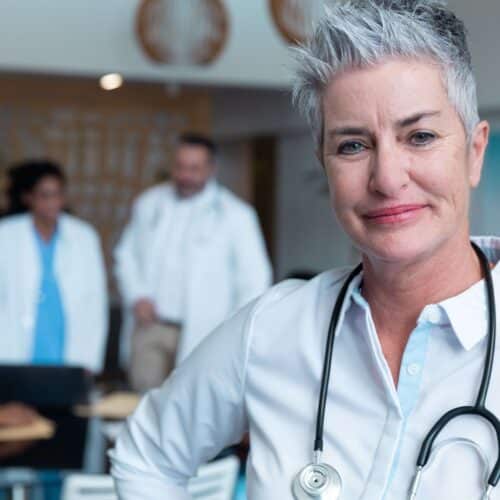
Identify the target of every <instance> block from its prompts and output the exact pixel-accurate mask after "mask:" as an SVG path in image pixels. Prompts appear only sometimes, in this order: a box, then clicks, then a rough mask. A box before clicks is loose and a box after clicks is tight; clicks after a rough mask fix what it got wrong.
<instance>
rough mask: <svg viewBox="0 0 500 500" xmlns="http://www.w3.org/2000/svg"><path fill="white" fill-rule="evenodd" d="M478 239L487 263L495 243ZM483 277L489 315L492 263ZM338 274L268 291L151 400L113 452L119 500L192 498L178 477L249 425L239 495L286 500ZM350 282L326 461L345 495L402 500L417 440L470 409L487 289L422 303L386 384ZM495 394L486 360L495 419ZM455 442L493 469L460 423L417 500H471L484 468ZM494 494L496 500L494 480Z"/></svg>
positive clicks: (498, 277)
mask: <svg viewBox="0 0 500 500" xmlns="http://www.w3.org/2000/svg"><path fill="white" fill-rule="evenodd" d="M477 241H479V240H477ZM479 242H480V244H481V246H483V248H484V250H485V251H486V253H487V255H488V257H489V259H490V261H491V262H494V263H496V262H497V261H498V260H499V259H500V240H499V239H494V238H485V239H482V240H480V241H479ZM492 274H493V280H494V283H495V285H496V288H497V289H498V290H499V291H498V292H497V294H496V307H497V309H498V310H499V311H500V268H499V266H497V267H495V269H494V270H493V271H492ZM346 276H347V272H346V270H334V271H330V272H327V273H324V274H322V275H320V276H318V277H316V278H315V279H313V280H311V281H309V282H307V283H303V282H299V281H288V282H284V283H282V284H280V285H278V286H276V287H274V288H273V289H272V290H271V291H270V292H269V293H267V294H265V295H264V296H263V297H262V298H261V299H259V300H258V301H256V302H254V303H252V304H250V305H249V306H247V307H246V308H244V309H243V310H241V311H240V312H239V313H237V314H236V315H235V316H234V317H233V318H231V319H230V320H228V321H227V322H226V323H224V324H223V325H222V326H221V327H219V328H218V329H217V330H216V332H214V333H213V334H212V335H211V336H210V337H209V338H208V339H206V340H205V341H204V342H203V343H202V344H201V346H200V347H199V348H198V349H197V350H196V351H195V352H194V353H193V355H192V356H190V357H189V358H188V359H187V361H186V362H185V363H183V364H182V365H181V366H180V367H179V368H178V369H177V370H176V371H175V373H174V374H173V376H171V377H170V378H169V379H168V380H167V382H166V383H165V384H164V385H163V386H162V387H161V388H160V389H157V390H154V391H152V392H151V393H149V394H148V395H147V396H146V397H145V398H144V399H143V401H142V403H141V405H140V407H139V408H138V410H137V412H136V413H135V415H134V416H133V417H132V418H131V419H130V420H129V421H128V425H127V429H126V431H125V432H124V433H123V434H122V435H121V437H120V439H119V440H118V442H117V445H116V448H115V450H114V451H113V452H112V458H113V474H114V476H115V477H116V478H117V484H118V489H119V494H120V498H121V499H123V500H133V499H134V500H135V499H137V498H141V499H144V500H160V499H163V498H169V499H170V500H185V499H188V498H190V497H189V496H188V495H187V493H186V491H185V488H184V485H185V483H186V480H187V478H189V477H190V476H192V475H193V474H194V473H195V471H196V468H197V467H198V465H200V464H201V463H203V462H205V461H207V460H209V459H210V458H212V457H213V456H214V455H215V454H217V452H218V451H219V450H221V449H222V448H224V447H225V446H227V445H230V444H232V443H235V442H237V441H238V440H239V439H240V438H241V436H242V434H243V433H244V432H245V431H247V430H249V432H250V443H251V452H250V456H249V460H248V465H247V478H248V497H249V499H251V500H270V499H279V500H282V499H283V500H284V499H289V498H292V494H291V483H292V480H293V477H294V476H295V474H296V473H297V472H298V471H299V470H300V469H301V468H302V467H303V466H304V465H306V464H307V463H309V462H310V461H311V459H312V449H313V441H314V432H315V420H316V409H317V401H318V393H319V388H320V379H321V372H322V367H323V356H324V348H325V342H326V336H327V330H328V323H329V319H330V315H331V310H332V307H333V305H334V303H335V300H336V297H337V294H338V292H339V289H340V287H341V285H342V283H343V281H344V280H345V278H346ZM360 279H361V277H358V278H357V279H356V280H354V282H353V283H352V284H351V286H350V289H349V293H348V297H349V298H348V299H347V300H346V302H345V304H344V308H343V315H342V317H341V328H340V330H339V331H338V334H337V338H336V341H335V348H334V355H333V368H332V374H331V381H330V387H329V392H328V398H327V409H326V419H325V430H324V454H323V460H324V461H325V462H327V463H329V464H331V465H332V466H333V467H335V468H336V469H337V470H338V471H339V473H340V475H341V476H342V479H343V493H342V496H341V498H342V499H345V500H354V499H360V500H382V499H383V500H404V499H406V498H407V495H408V488H409V485H410V482H411V480H412V477H413V475H414V471H415V463H416V460H417V455H418V453H419V450H420V446H421V443H422V441H423V439H424V437H425V435H426V434H427V432H428V431H429V430H430V428H431V427H432V426H433V425H434V423H435V422H436V421H437V420H438V419H439V418H440V417H441V416H442V415H443V414H444V413H445V412H446V411H448V410H450V409H452V408H454V407H457V406H462V405H472V404H473V403H474V402H475V399H476V396H477V392H478V389H479V384H480V381H481V376H482V370H483V363H484V358H485V348H486V336H487V301H486V294H485V288H484V282H483V281H481V282H479V283H477V284H475V285H474V286H472V287H471V288H470V289H468V290H466V291H465V292H463V293H461V294H460V295H458V296H456V297H452V298H449V299H447V300H445V301H443V302H441V303H439V304H429V305H428V306H426V307H425V308H424V310H423V311H422V313H421V314H420V316H419V319H418V322H417V325H416V327H415V329H414V330H413V332H412V334H411V336H410V339H409V341H408V344H407V346H406V349H405V352H404V355H403V359H402V364H401V370H400V377H399V382H398V387H397V388H396V387H395V386H394V382H393V378H392V376H391V373H390V370H389V367H388V365H387V362H386V360H385V358H384V355H383V352H382V349H381V346H380V343H379V340H378V336H377V333H376V331H375V327H374V323H373V319H372V317H371V313H370V308H369V305H368V304H367V302H366V301H365V300H364V299H363V298H362V296H361V295H360V294H359V292H358V291H357V290H358V288H359V283H360ZM497 329H498V327H497ZM497 346H498V343H497ZM497 353H498V348H497ZM499 388H500V361H498V360H497V362H496V363H495V364H494V368H493V374H492V383H491V388H490V391H489V396H488V399H487V403H486V406H487V408H488V409H489V410H490V411H492V412H493V413H495V414H498V415H500V390H499ZM459 438H463V439H471V440H473V441H474V442H476V443H478V444H479V445H480V447H481V449H482V450H484V453H485V455H486V457H487V460H489V463H490V468H492V467H493V465H494V463H495V462H496V460H497V454H498V445H499V443H498V442H497V437H496V435H495V433H494V432H493V429H492V428H491V427H490V426H489V424H487V423H486V421H484V420H482V419H481V418H479V417H472V416H466V417H460V418H458V419H456V420H453V421H452V422H451V423H450V424H449V425H448V426H447V427H446V428H445V429H444V430H443V432H442V433H441V434H440V435H439V437H438V439H437V440H436V446H438V447H440V446H443V448H442V449H441V451H440V452H439V453H438V454H437V455H436V456H435V457H434V460H433V461H432V464H431V465H430V466H429V467H428V469H426V470H425V472H424V476H423V480H422V483H421V488H420V492H419V495H418V497H417V499H422V500H434V499H436V500H438V499H439V500H447V499H449V500H476V499H477V500H480V499H481V498H482V497H481V495H482V493H483V491H484V487H485V482H486V481H485V477H484V476H485V474H486V471H485V470H484V468H483V465H482V462H481V459H480V458H479V454H478V453H477V451H476V449H475V448H473V447H471V446H468V445H466V444H464V443H463V442H459V441H456V439H459ZM489 472H490V471H488V474H489ZM491 499H492V500H495V499H497V500H498V499H500V486H499V487H498V488H496V489H495V490H494V492H493V494H492V496H491Z"/></svg>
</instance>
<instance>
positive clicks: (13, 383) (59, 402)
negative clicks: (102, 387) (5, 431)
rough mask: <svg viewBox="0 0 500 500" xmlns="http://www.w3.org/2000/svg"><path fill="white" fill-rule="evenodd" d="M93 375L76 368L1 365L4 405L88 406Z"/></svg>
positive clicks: (0, 373)
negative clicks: (86, 404)
mask: <svg viewBox="0 0 500 500" xmlns="http://www.w3.org/2000/svg"><path fill="white" fill-rule="evenodd" d="M91 388H92V375H91V374H90V373H89V372H88V371H86V370H85V369H84V368H80V367H74V366H33V365H0V403H8V402H11V401H17V402H21V403H25V404H27V405H30V406H34V407H36V408H69V407H72V406H74V405H77V404H85V403H88V400H89V394H90V390H91Z"/></svg>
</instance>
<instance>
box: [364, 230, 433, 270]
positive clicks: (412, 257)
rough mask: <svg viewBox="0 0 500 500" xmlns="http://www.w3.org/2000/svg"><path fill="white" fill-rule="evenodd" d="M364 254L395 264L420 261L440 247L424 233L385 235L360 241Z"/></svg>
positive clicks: (369, 257)
mask: <svg viewBox="0 0 500 500" xmlns="http://www.w3.org/2000/svg"><path fill="white" fill-rule="evenodd" d="M359 247H360V249H361V252H362V254H363V255H365V256H366V257H367V258H368V259H370V260H372V261H373V260H375V261H381V262H385V263H393V264H405V263H412V262H418V261H419V260H422V259H424V258H426V257H427V256H429V255H431V254H432V253H433V251H434V250H435V249H436V248H438V247H439V242H438V241H436V240H435V239H434V240H432V239H428V238H425V237H422V235H418V234H417V235H412V236H411V237H410V236H409V235H407V236H406V237H405V236H404V235H385V237H378V238H376V239H371V240H369V241H367V240H364V241H362V242H360V243H359Z"/></svg>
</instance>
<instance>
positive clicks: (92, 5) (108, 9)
mask: <svg viewBox="0 0 500 500" xmlns="http://www.w3.org/2000/svg"><path fill="white" fill-rule="evenodd" d="M317 1H320V0H317ZM268 2H269V0H224V3H225V5H226V7H227V10H228V12H229V17H230V22H231V33H230V38H229V43H228V45H227V47H226V49H225V51H224V52H223V54H222V56H221V58H220V59H219V60H218V61H216V63H215V64H213V65H212V66H209V67H206V68H188V67H178V66H157V65H155V64H153V63H151V62H149V61H148V60H147V59H146V57H145V56H144V55H143V54H142V52H141V49H140V48H139V46H138V44H137V43H136V40H135V34H134V17H135V12H136V9H137V5H138V3H139V0H2V1H1V2H0V70H19V71H27V72H32V71H41V72H56V73H65V74H78V75H90V76H92V75H98V74H101V73H104V72H108V71H110V70H116V71H120V72H122V73H124V74H125V75H126V76H128V77H130V78H137V79H141V80H156V81H167V80H168V81H186V82H191V83H204V84H216V85H237V86H250V87H267V88H273V87H274V88H276V87H281V88H283V87H287V86H288V84H289V71H288V70H287V67H288V66H289V65H290V61H289V57H288V51H287V47H286V45H285V43H284V42H283V40H282V38H281V36H280V35H279V34H278V32H277V30H276V28H275V26H274V23H273V21H272V19H271V16H270V13H269V5H268ZM448 3H449V5H450V6H452V7H453V8H455V9H456V11H457V13H458V14H459V15H460V16H461V17H463V18H464V19H465V21H466V24H467V26H468V28H469V32H470V40H471V48H472V53H473V59H474V64H475V67H476V73H477V75H478V79H479V87H480V102H481V106H482V107H487V108H491V107H496V108H499V109H500V96H499V94H498V91H497V87H498V82H499V81H500V63H499V56H498V52H499V51H498V47H499V44H500V42H499V36H498V35H499V32H498V20H499V19H500V1H498V0H477V1H472V0H449V2H448ZM193 25H194V26H196V23H195V22H194V24H193Z"/></svg>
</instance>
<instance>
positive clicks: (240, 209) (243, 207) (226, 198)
mask: <svg viewBox="0 0 500 500" xmlns="http://www.w3.org/2000/svg"><path fill="white" fill-rule="evenodd" d="M217 189H218V190H219V200H220V203H221V206H222V208H223V210H224V213H225V214H226V215H229V216H232V217H233V218H238V217H240V218H241V217H246V218H254V217H256V216H257V214H256V211H255V208H254V207H252V205H250V203H247V202H246V201H244V200H242V199H241V198H239V197H238V196H236V195H235V194H234V193H233V192H231V191H230V190H229V189H227V188H225V187H223V186H220V185H219V186H218V187H217Z"/></svg>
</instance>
